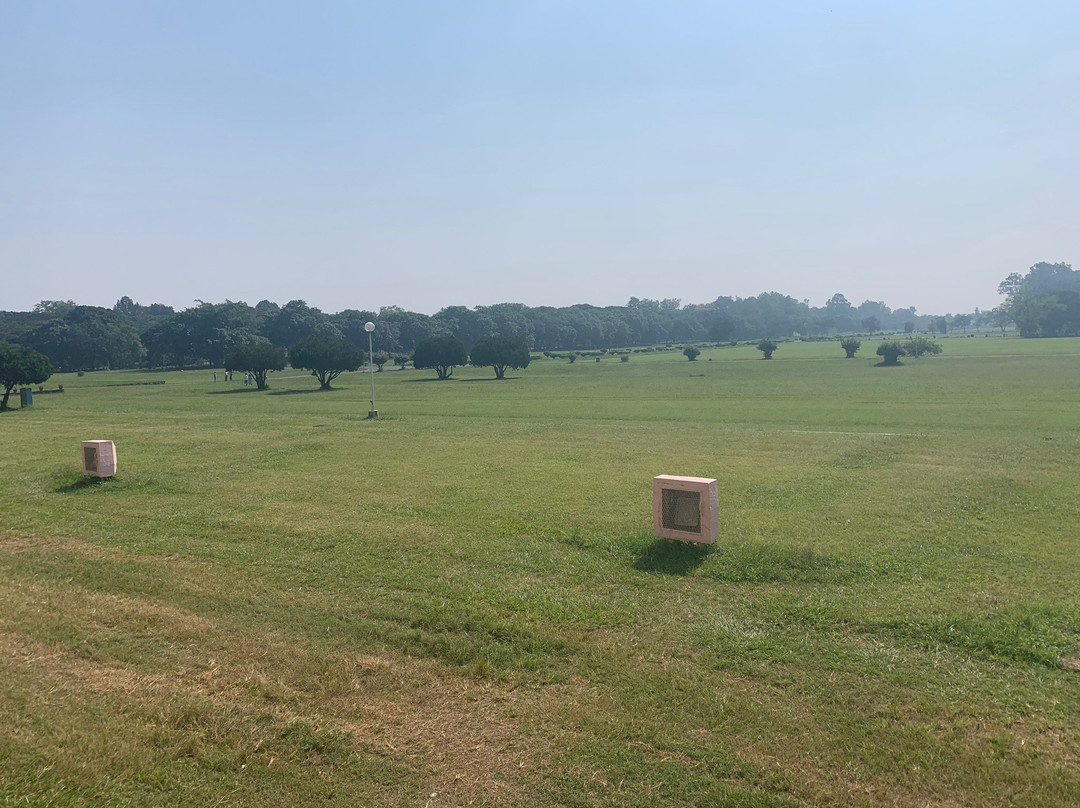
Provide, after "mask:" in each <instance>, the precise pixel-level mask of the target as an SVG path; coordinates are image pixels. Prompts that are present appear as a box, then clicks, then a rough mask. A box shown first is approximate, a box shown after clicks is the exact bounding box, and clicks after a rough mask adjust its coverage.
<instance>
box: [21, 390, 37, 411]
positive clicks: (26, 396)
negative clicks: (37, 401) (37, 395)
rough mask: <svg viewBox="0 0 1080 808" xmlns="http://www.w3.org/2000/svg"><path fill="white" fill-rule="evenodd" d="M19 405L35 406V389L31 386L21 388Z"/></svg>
mask: <svg viewBox="0 0 1080 808" xmlns="http://www.w3.org/2000/svg"><path fill="white" fill-rule="evenodd" d="M19 406H20V407H33V406H34V391H33V390H32V389H31V388H29V387H21V388H19Z"/></svg>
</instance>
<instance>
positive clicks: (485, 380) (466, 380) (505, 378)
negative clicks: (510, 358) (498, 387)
mask: <svg viewBox="0 0 1080 808" xmlns="http://www.w3.org/2000/svg"><path fill="white" fill-rule="evenodd" d="M520 378H521V377H520V376H505V377H503V378H501V379H496V378H495V377H494V376H491V377H487V376H485V377H484V378H482V379H458V381H460V382H466V383H469V382H508V381H510V380H511V379H520Z"/></svg>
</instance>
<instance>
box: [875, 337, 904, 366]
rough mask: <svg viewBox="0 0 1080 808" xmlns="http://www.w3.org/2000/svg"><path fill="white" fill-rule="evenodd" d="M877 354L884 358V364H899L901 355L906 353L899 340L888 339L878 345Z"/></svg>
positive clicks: (882, 362)
mask: <svg viewBox="0 0 1080 808" xmlns="http://www.w3.org/2000/svg"><path fill="white" fill-rule="evenodd" d="M877 355H878V356H880V357H881V358H882V361H881V364H883V365H899V364H900V357H901V356H903V355H904V346H903V345H901V344H900V341H899V340H895V339H891V340H886V341H885V342H883V343H881V344H880V345H879V346H878V347H877Z"/></svg>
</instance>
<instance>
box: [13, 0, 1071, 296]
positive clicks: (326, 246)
mask: <svg viewBox="0 0 1080 808" xmlns="http://www.w3.org/2000/svg"><path fill="white" fill-rule="evenodd" d="M1078 33H1080V5H1077V4H1075V3H1066V2H1046V3H1040V4H1038V5H1037V7H1032V6H1019V5H1016V4H1011V3H1004V2H980V3H974V2H956V3H945V4H940V3H938V4H917V3H916V4H904V5H900V6H894V7H893V6H882V5H880V4H869V5H868V4H865V3H856V2H838V3H831V4H829V5H828V6H827V7H826V6H821V7H810V6H808V5H807V4H804V3H797V2H790V1H789V2H771V3H764V4H757V5H754V6H752V7H732V6H727V5H725V4H716V3H712V2H704V1H702V2H673V3H670V4H663V6H653V5H652V4H634V3H625V2H598V3H590V4H587V5H582V4H572V3H567V2H550V1H548V2H520V3H513V4H505V5H502V4H496V5H491V4H480V3H469V2H466V3H462V4H451V5H447V4H441V3H432V2H412V3H403V4H389V5H388V4H370V5H369V4H364V3H359V4H353V3H338V2H329V3H326V4H322V5H319V6H310V5H306V4H305V5H302V6H301V5H292V4H288V3H268V4H264V5H260V6H259V7H258V13H257V14H255V13H252V12H251V11H250V10H248V9H245V8H243V7H238V6H228V5H226V6H221V5H218V4H213V5H211V4H200V3H193V4H182V5H171V4H151V5H146V4H140V3H133V2H114V3H109V4H105V5H100V4H99V5H93V6H88V5H84V4H79V3H69V2H43V3H32V4H16V3H7V4H3V5H2V6H0V108H2V109H3V110H4V125H3V126H0V172H2V176H3V177H4V181H3V183H0V267H2V268H3V272H4V286H3V290H2V292H0V309H4V310H15V311H25V310H29V309H30V308H32V307H33V305H34V304H36V303H38V302H39V301H41V300H50V299H72V300H75V301H76V302H79V303H84V304H88V305H101V306H112V305H113V304H114V303H115V301H116V300H117V299H118V298H120V297H121V296H124V295H127V296H129V297H131V298H132V299H133V300H135V301H137V302H140V303H143V304H150V303H164V304H166V305H171V306H173V307H174V308H177V309H180V308H187V307H190V306H192V305H194V304H195V300H196V299H203V300H211V301H214V302H220V301H223V300H226V299H230V300H244V301H245V302H247V303H249V304H252V305H254V304H255V303H257V302H258V301H259V300H262V299H268V300H272V301H274V302H277V303H279V304H283V303H285V302H288V301H289V300H293V299H303V300H306V301H307V302H308V303H309V304H310V305H312V306H315V307H317V308H320V309H322V310H324V311H328V312H333V311H340V310H342V309H345V308H356V309H374V310H378V309H379V308H380V307H382V306H388V305H398V306H401V307H402V308H405V309H409V310H412V311H417V312H423V313H426V314H431V313H434V312H435V311H437V310H438V309H440V308H442V307H444V306H449V305H464V306H468V307H469V308H473V307H475V306H478V305H491V304H494V303H503V302H515V303H524V304H526V305H528V306H531V307H536V306H542V305H549V306H556V307H562V306H568V305H573V304H575V303H587V304H591V305H596V306H609V305H625V303H626V301H627V300H628V299H629V297H631V296H635V297H640V298H654V299H663V298H679V299H681V300H682V301H683V303H684V304H685V303H708V302H710V301H712V300H714V299H715V298H716V297H718V296H733V297H741V298H747V297H753V296H756V295H757V294H759V293H761V292H779V293H781V294H784V295H789V296H790V297H792V298H795V299H797V300H804V299H806V300H809V301H810V302H811V305H814V306H821V305H823V304H824V303H825V301H827V300H828V299H829V298H830V297H831V296H832V295H833V294H835V293H837V292H839V293H841V294H844V295H845V296H846V297H847V298H848V300H849V301H851V303H852V304H853V305H856V306H857V305H859V304H860V303H861V302H863V301H864V300H875V301H883V302H884V303H885V304H886V305H888V306H889V307H890V308H893V309H896V308H906V307H909V306H914V307H915V308H916V309H917V311H918V312H919V313H923V314H946V313H957V312H970V311H972V310H973V309H974V308H976V307H978V308H980V309H989V308H993V307H994V306H996V305H998V304H999V303H1000V302H1001V298H1000V297H999V296H998V294H997V285H998V283H999V282H1000V281H1001V280H1003V279H1004V278H1005V277H1006V276H1007V275H1008V274H1009V273H1011V272H1021V273H1023V272H1025V271H1026V270H1027V269H1028V268H1029V267H1030V266H1032V265H1033V264H1035V263H1037V262H1039V261H1048V262H1062V261H1063V262H1068V263H1071V262H1072V261H1073V259H1075V258H1076V256H1077V255H1080V228H1077V226H1076V222H1077V221H1078V220H1080V202H1078V195H1077V193H1076V187H1077V184H1078V180H1080V170H1078V169H1080V156H1078V154H1077V149H1076V145H1075V144H1076V143H1077V142H1078V140H1080V137H1078V136H1080V105H1077V104H1075V103H1073V99H1074V98H1075V87H1076V86H1077V84H1078V80H1080V64H1078V62H1077V60H1076V59H1075V58H1073V52H1074V50H1075V49H1074V47H1073V44H1074V42H1075V39H1076V35H1077V34H1078Z"/></svg>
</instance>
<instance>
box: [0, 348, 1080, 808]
mask: <svg viewBox="0 0 1080 808" xmlns="http://www.w3.org/2000/svg"><path fill="white" fill-rule="evenodd" d="M984 343H985V344H986V345H987V348H986V349H985V351H984V350H982V348H981V345H982V344H984ZM991 343H993V345H991ZM943 344H944V345H945V350H946V352H945V353H944V354H943V355H942V356H940V357H936V358H931V359H923V360H917V361H914V360H912V361H908V362H907V364H905V365H904V366H903V367H899V368H889V369H886V368H876V367H874V366H873V365H874V363H875V362H876V361H877V357H874V356H873V355H872V354H873V350H872V348H873V346H874V345H876V343H874V342H873V341H870V340H864V345H863V348H862V350H861V351H860V355H859V356H858V357H856V358H855V359H853V360H846V359H844V358H843V353H842V351H840V349H839V347H838V345H836V344H826V343H802V344H782V345H781V346H780V349H779V350H778V351H777V353H776V358H775V359H773V360H771V361H761V360H760V359H758V358H757V357H759V356H760V354H759V353H758V352H757V351H756V350H755V349H753V348H752V347H749V348H747V347H745V346H740V347H737V348H710V349H706V350H704V351H703V353H702V355H701V356H700V357H699V358H698V360H697V361H696V362H687V361H686V359H685V358H684V357H682V356H681V354H678V353H677V352H668V353H651V354H643V353H642V354H633V355H632V358H631V359H630V361H629V362H626V363H623V362H620V361H619V360H618V359H617V358H615V357H604V358H603V359H602V361H601V362H599V363H596V362H594V361H592V360H591V359H586V358H582V359H579V360H578V361H577V362H575V363H573V364H571V363H569V362H567V361H565V360H563V361H558V360H549V359H543V360H538V361H536V362H534V363H533V364H532V365H531V366H530V367H529V368H528V369H527V370H525V371H520V372H512V373H511V375H512V376H513V377H514V378H510V379H507V380H506V381H503V382H496V381H494V380H489V377H490V376H491V375H492V374H491V371H490V369H471V368H467V369H462V370H459V371H458V372H457V373H456V374H455V378H454V380H451V381H448V382H435V381H430V380H429V379H430V378H433V377H434V374H433V373H430V372H418V371H387V372H384V373H381V374H377V375H376V377H375V381H376V387H377V396H378V402H377V403H378V407H379V410H380V412H381V413H382V414H383V416H384V417H383V418H382V419H380V420H379V421H377V422H369V421H366V420H364V416H365V415H366V413H367V409H368V406H369V402H368V397H369V389H370V388H369V387H368V382H369V378H368V376H367V375H366V374H363V373H357V374H351V375H349V376H346V377H343V378H342V379H340V380H339V381H338V382H337V383H336V384H335V386H337V387H339V388H340V389H337V390H334V391H330V392H325V393H319V392H315V389H316V388H317V383H316V382H315V380H314V379H312V378H310V377H305V376H302V375H298V374H296V373H295V372H292V371H286V372H285V373H283V374H274V375H272V376H271V379H270V383H271V389H270V390H269V391H266V392H257V391H255V390H253V389H251V388H247V389H245V388H244V387H243V385H242V384H241V383H240V382H233V383H232V384H231V385H227V384H225V383H224V382H221V381H219V382H217V383H216V384H215V383H214V382H213V381H212V375H211V372H210V371H186V372H183V373H179V372H168V373H162V372H157V373H95V374H88V375H87V376H85V377H81V378H79V377H74V376H62V377H56V378H54V379H53V380H50V382H49V384H50V385H53V384H54V383H56V382H57V381H59V383H62V384H64V386H65V390H66V391H67V392H65V393H64V394H63V395H51V396H42V397H39V398H36V399H35V406H34V408H33V409H31V410H27V411H22V412H19V411H16V412H13V413H8V414H5V415H4V416H3V417H2V418H0V429H2V430H3V431H4V434H5V436H6V437H7V438H8V445H9V447H10V451H9V453H8V454H7V455H6V458H7V459H6V460H5V461H4V471H5V481H6V482H5V485H4V486H3V489H2V491H0V512H2V513H3V520H2V527H0V666H2V668H3V671H2V673H0V711H2V713H3V715H5V716H8V717H10V720H8V721H5V722H3V725H2V726H0V758H2V759H4V761H5V763H4V765H3V766H2V767H0V795H2V797H3V799H4V800H5V801H8V802H11V803H15V802H16V801H17V800H22V799H24V798H26V799H28V800H29V801H30V802H31V803H36V804H51V805H78V804H87V803H91V804H106V803H122V804H146V805H157V804H189V805H203V804H215V803H222V804H234V805H235V804H246V805H295V804H325V805H334V804H341V805H350V806H352V805H376V806H377V805H386V806H390V805H401V804H415V805H426V804H430V805H432V806H436V805H468V804H477V805H480V804H488V805H522V806H524V805H540V804H565V805H612V806H615V805H618V806H625V805H641V806H646V805H648V806H652V805H658V806H659V805H672V806H674V805H680V806H681V805H715V804H725V805H736V806H738V805H745V806H753V805H759V806H792V805H844V806H848V805H852V806H854V805H863V804H867V805H898V806H907V805H911V806H914V805H925V804H928V803H929V804H935V805H965V806H968V805H970V806H998V805H1007V804H1010V800H1011V804H1015V805H1032V806H1035V805H1069V804H1077V803H1080V774H1078V770H1080V759H1078V754H1080V752H1078V750H1080V718H1078V716H1080V710H1078V707H1080V678H1078V677H1080V674H1078V673H1077V670H1076V668H1077V667H1080V663H1078V662H1077V660H1080V633H1078V628H1077V627H1078V626H1080V595H1078V593H1077V589H1078V588H1077V581H1080V558H1078V557H1080V554H1078V553H1077V538H1076V537H1077V528H1076V526H1077V525H1078V524H1080V494H1078V492H1080V427H1078V424H1080V422H1078V418H1077V415H1078V404H1080V373H1078V371H1080V341H1078V340H1053V341H1021V340H1002V339H992V338H983V337H975V338H971V339H964V338H959V337H957V338H950V339H948V340H945V341H943ZM968 346H971V347H968ZM1003 348H1005V349H1007V350H1003ZM868 349H869V350H868ZM864 354H866V355H865V356H864ZM755 355H756V356H755ZM710 359H712V360H713V361H711V362H710V361H709V360H710ZM946 359H947V360H948V361H945V360H946ZM751 360H756V361H751ZM811 360H814V361H811ZM142 380H147V381H149V380H164V381H165V382H166V383H165V384H164V385H136V386H123V387H120V386H112V385H120V384H125V385H126V384H129V383H130V382H131V381H142ZM89 438H109V439H112V440H115V441H116V443H117V448H118V456H119V463H120V473H119V475H118V476H117V477H116V478H115V479H114V480H110V481H107V482H104V483H95V482H91V481H88V480H85V479H84V478H82V477H81V475H80V474H79V472H78V467H77V463H78V458H79V455H78V443H79V441H80V440H83V439H89ZM660 473H673V474H687V475H695V476H709V477H716V478H717V479H718V480H719V482H720V491H721V497H720V506H721V540H720V542H719V543H718V544H717V545H716V546H715V547H713V548H710V549H708V550H701V549H698V548H693V547H684V546H682V545H669V544H667V543H666V542H660V541H657V540H655V539H653V538H652V536H651V534H650V524H651V522H650V508H651V479H652V476H653V475H654V474H660Z"/></svg>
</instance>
